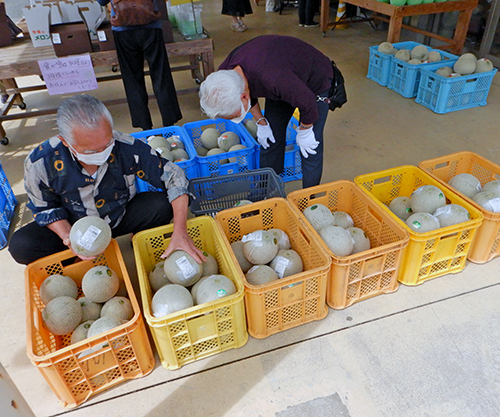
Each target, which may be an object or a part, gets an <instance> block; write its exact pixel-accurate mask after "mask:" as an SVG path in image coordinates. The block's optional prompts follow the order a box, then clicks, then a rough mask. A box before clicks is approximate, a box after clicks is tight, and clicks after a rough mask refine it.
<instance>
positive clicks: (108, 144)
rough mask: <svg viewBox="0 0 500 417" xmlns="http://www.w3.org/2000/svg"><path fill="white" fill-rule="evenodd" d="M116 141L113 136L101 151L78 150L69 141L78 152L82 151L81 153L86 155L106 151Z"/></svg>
mask: <svg viewBox="0 0 500 417" xmlns="http://www.w3.org/2000/svg"><path fill="white" fill-rule="evenodd" d="M114 143H115V138H111V139H110V141H109V142H108V143H107V144H106V146H105V147H104V149H103V150H100V151H82V152H78V151H77V150H76V149H75V148H73V146H71V145H70V144H69V143H68V145H69V147H70V148H71V149H72V150H73V151H75V152H76V153H81V154H84V155H94V154H96V153H101V152H104V151H105V150H106V149H108V148H109V147H110V146H112V145H113V144H114Z"/></svg>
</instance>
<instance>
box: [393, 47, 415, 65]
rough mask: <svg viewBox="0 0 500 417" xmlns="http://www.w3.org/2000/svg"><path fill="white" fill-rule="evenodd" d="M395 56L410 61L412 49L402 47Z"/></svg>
mask: <svg viewBox="0 0 500 417" xmlns="http://www.w3.org/2000/svg"><path fill="white" fill-rule="evenodd" d="M394 58H396V59H400V60H401V61H404V62H408V61H409V60H410V59H411V58H410V51H409V50H408V49H400V50H399V51H398V52H396V54H395V55H394Z"/></svg>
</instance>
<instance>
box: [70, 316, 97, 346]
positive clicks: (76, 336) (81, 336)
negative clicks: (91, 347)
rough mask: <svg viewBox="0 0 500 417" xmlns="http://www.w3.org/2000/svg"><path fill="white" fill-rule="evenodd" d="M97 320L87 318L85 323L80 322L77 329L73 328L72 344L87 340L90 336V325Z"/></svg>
mask: <svg viewBox="0 0 500 417" xmlns="http://www.w3.org/2000/svg"><path fill="white" fill-rule="evenodd" d="M94 321H95V320H86V321H84V322H83V323H80V324H79V325H78V326H77V327H76V329H75V330H73V333H71V344H72V345H74V344H75V343H78V342H81V341H82V340H85V339H86V338H87V337H88V336H87V335H88V332H89V329H90V326H91V325H92V323H93V322H94Z"/></svg>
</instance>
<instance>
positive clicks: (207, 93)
mask: <svg viewBox="0 0 500 417" xmlns="http://www.w3.org/2000/svg"><path fill="white" fill-rule="evenodd" d="M244 92H245V80H244V79H243V77H242V76H241V75H240V74H238V73H237V72H236V71H234V70H219V71H216V72H213V73H212V74H210V75H209V76H208V77H207V78H206V79H205V81H203V82H202V83H201V86H200V106H201V110H202V111H203V112H204V113H205V114H206V115H207V116H208V117H210V118H211V119H216V118H218V117H222V118H224V119H228V118H229V117H230V116H232V115H233V114H235V113H236V112H238V111H239V110H240V109H241V95H242V94H243V93H244Z"/></svg>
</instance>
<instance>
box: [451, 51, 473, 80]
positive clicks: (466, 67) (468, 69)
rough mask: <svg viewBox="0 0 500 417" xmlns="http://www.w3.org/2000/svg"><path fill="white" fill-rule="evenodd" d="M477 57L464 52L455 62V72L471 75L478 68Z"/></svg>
mask: <svg viewBox="0 0 500 417" xmlns="http://www.w3.org/2000/svg"><path fill="white" fill-rule="evenodd" d="M476 62H477V59H476V57H475V56H474V54H470V53H467V54H463V55H462V56H460V58H458V60H457V61H456V62H455V64H453V72H456V73H458V74H461V75H469V74H472V73H474V71H475V70H476Z"/></svg>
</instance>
